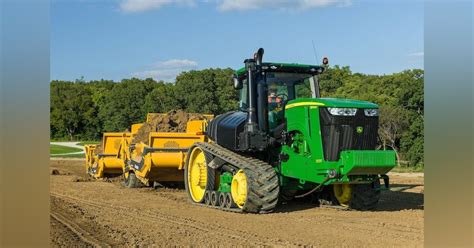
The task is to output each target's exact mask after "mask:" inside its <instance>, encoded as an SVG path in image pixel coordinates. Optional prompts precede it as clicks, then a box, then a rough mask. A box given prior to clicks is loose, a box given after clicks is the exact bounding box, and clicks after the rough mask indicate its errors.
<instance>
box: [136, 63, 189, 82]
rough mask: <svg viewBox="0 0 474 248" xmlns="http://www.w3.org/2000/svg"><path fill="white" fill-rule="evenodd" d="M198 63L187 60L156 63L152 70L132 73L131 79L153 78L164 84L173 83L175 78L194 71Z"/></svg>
mask: <svg viewBox="0 0 474 248" xmlns="http://www.w3.org/2000/svg"><path fill="white" fill-rule="evenodd" d="M197 66H198V63H197V62H196V61H193V60H189V59H170V60H167V61H161V62H158V63H156V64H155V65H154V66H153V68H151V69H150V70H146V71H140V72H135V73H132V76H133V77H138V78H153V79H155V80H163V81H165V82H173V81H175V80H176V76H177V75H178V74H179V73H181V72H183V71H187V70H192V69H195V68H196V67H197Z"/></svg>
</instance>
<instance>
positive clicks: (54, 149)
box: [49, 145, 82, 155]
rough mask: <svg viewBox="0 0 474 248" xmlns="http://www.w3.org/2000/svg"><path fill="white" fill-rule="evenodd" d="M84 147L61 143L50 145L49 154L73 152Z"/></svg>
mask: <svg viewBox="0 0 474 248" xmlns="http://www.w3.org/2000/svg"><path fill="white" fill-rule="evenodd" d="M80 151H82V149H79V148H73V147H67V146H60V145H50V146H49V154H54V155H56V154H61V153H71V152H80Z"/></svg>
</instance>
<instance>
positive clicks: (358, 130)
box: [356, 127, 364, 134]
mask: <svg viewBox="0 0 474 248" xmlns="http://www.w3.org/2000/svg"><path fill="white" fill-rule="evenodd" d="M356 131H357V133H359V134H361V133H363V132H364V128H363V127H357V128H356Z"/></svg>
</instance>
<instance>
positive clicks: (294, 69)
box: [235, 62, 324, 79]
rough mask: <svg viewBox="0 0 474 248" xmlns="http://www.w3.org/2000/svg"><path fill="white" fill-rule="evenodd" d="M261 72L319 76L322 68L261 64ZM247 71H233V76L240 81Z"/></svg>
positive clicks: (306, 65)
mask: <svg viewBox="0 0 474 248" xmlns="http://www.w3.org/2000/svg"><path fill="white" fill-rule="evenodd" d="M261 68H262V71H268V72H290V73H305V74H311V75H316V74H321V73H322V72H323V71H324V67H323V66H320V65H308V64H297V63H279V62H264V63H262V67H261ZM246 72H247V70H246V69H245V67H242V68H240V69H238V70H237V71H235V75H236V76H237V77H238V78H240V79H242V78H245V77H247V73H246Z"/></svg>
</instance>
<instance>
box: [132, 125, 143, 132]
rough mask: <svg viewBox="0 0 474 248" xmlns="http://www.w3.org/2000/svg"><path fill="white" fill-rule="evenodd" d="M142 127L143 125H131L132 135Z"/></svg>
mask: <svg viewBox="0 0 474 248" xmlns="http://www.w3.org/2000/svg"><path fill="white" fill-rule="evenodd" d="M142 126H143V123H137V124H133V125H132V134H135V133H137V132H138V129H140V128H141V127H142Z"/></svg>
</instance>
